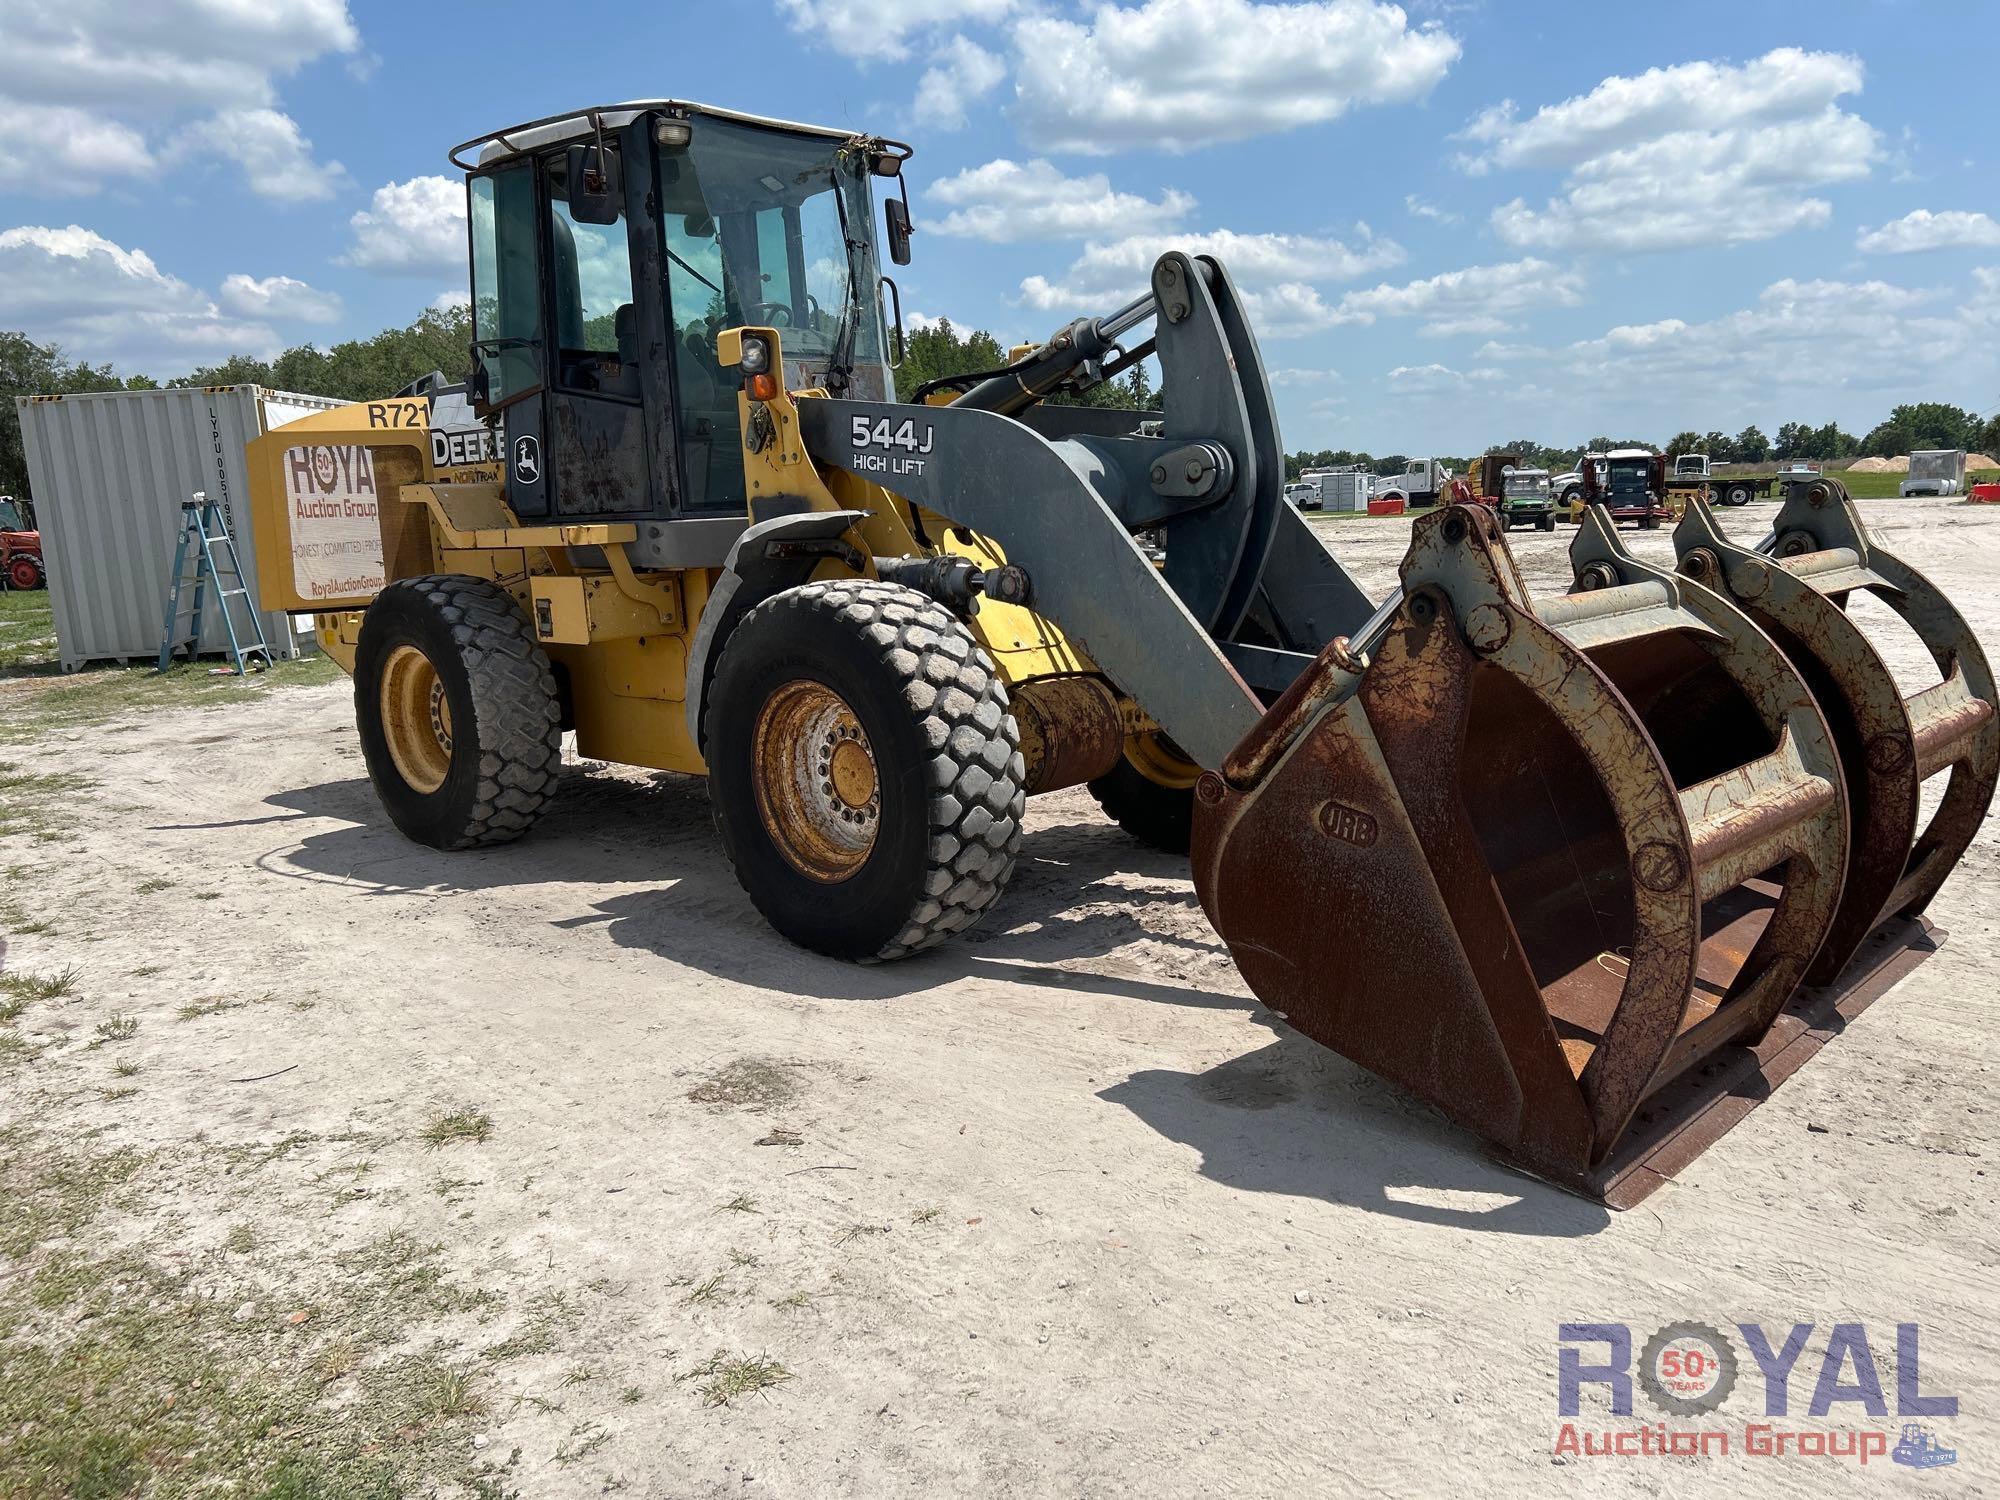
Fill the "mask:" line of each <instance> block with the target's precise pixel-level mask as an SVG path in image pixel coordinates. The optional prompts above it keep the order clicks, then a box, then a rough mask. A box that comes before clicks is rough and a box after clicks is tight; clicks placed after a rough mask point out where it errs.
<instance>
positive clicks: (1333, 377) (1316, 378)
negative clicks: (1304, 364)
mask: <svg viewBox="0 0 2000 1500" xmlns="http://www.w3.org/2000/svg"><path fill="white" fill-rule="evenodd" d="M1264 378H1265V379H1266V380H1268V381H1270V382H1271V384H1272V385H1275V386H1280V387H1282V386H1293V385H1299V386H1319V385H1338V384H1340V381H1341V374H1340V371H1338V370H1301V369H1296V368H1286V369H1279V370H1267V371H1265V372H1264Z"/></svg>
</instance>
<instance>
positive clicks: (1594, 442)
mask: <svg viewBox="0 0 2000 1500" xmlns="http://www.w3.org/2000/svg"><path fill="white" fill-rule="evenodd" d="M1613 448H1652V449H1654V450H1655V451H1657V452H1661V453H1664V454H1666V455H1667V457H1668V458H1669V459H1674V458H1679V457H1680V456H1681V455H1682V454H1683V453H1705V454H1707V455H1708V456H1709V457H1710V458H1712V459H1714V460H1715V461H1716V462H1717V463H1740V464H1762V463H1789V462H1791V461H1792V460H1794V459H1816V460H1820V461H1826V460H1829V459H1843V458H1894V457H1896V456H1897V455H1899V454H1904V453H1916V452H1920V451H1922V450H1923V449H1926V448H1963V449H1965V451H1966V452H1968V453H1984V454H1987V455H1989V456H1990V455H1992V454H1993V453H1994V452H1995V451H1996V450H2000V411H1996V412H1994V413H1992V414H1991V415H1990V416H1986V417H1981V416H1980V415H1979V414H1978V413H1976V412H1970V411H1967V410H1965V409H1964V408H1963V407H1959V406H1952V405H1949V404H1947V403H1945V402H1942V401H1918V402H1912V403H1906V404H1904V405H1901V406H1898V407H1896V408H1895V409H1894V410H1892V411H1891V412H1890V413H1889V415H1888V416H1887V417H1886V418H1885V419H1884V420H1882V421H1880V422H1878V423H1876V424H1875V426H1873V427H1871V428H1870V429H1869V430H1868V434H1867V436H1866V437H1859V438H1857V437H1856V436H1854V434H1853V433H1851V432H1846V431H1843V430H1842V429H1841V427H1840V424H1839V423H1837V422H1828V423H1825V424H1824V425H1822V426H1818V427H1815V426H1813V425H1812V424H1811V423H1809V422H1787V423H1785V424H1784V425H1783V426H1782V427H1780V428H1779V429H1778V435H1777V437H1776V438H1768V437H1766V436H1765V435H1764V434H1763V432H1762V431H1760V430H1759V429H1758V428H1757V427H1755V426H1754V425H1753V426H1750V427H1746V428H1744V429H1743V430H1742V431H1741V432H1739V433H1737V434H1736V435H1735V436H1734V437H1731V436H1730V435H1729V434H1728V433H1723V432H1708V433H1701V432H1695V431H1692V430H1689V431H1684V432H1677V433H1675V434H1674V435H1673V436H1672V437H1670V438H1668V439H1667V441H1666V442H1665V443H1660V444H1656V443H1652V442H1649V441H1647V440H1646V439H1644V438H1607V437H1594V438H1591V439H1590V440H1589V441H1588V442H1586V443H1583V444H1581V445H1580V446H1570V447H1550V446H1548V445H1547V444H1544V443H1540V442H1537V441H1535V440H1534V439H1532V438H1517V439H1516V440H1515V441H1513V442H1511V443H1495V444H1493V445H1492V446H1491V447H1489V448H1486V449H1484V450H1483V451H1484V452H1486V453H1518V454H1520V455H1521V458H1522V461H1523V463H1524V464H1525V466H1526V467H1528V468H1531V469H1549V470H1551V471H1553V472H1556V473H1564V472H1567V471H1568V470H1571V469H1574V468H1575V467H1576V466H1577V464H1579V463H1580V462H1582V460H1583V455H1584V454H1586V453H1605V452H1608V451H1610V450H1611V449H1613ZM1426 456H1434V457H1437V458H1439V459H1441V460H1442V461H1443V462H1444V463H1446V464H1449V465H1450V466H1451V467H1452V468H1454V469H1464V468H1465V467H1467V465H1468V463H1469V460H1467V459H1463V458H1453V457H1450V456H1448V455H1445V454H1436V455H1426ZM1344 464H1359V465H1360V466H1361V467H1362V468H1364V469H1366V470H1368V472H1369V473H1371V474H1396V473H1400V472H1402V470H1403V469H1404V468H1406V467H1407V466H1408V464H1409V459H1408V458H1407V457H1406V456H1405V455H1403V454H1400V453H1391V454H1385V455H1383V456H1381V457H1375V456H1373V455H1371V454H1367V453H1356V452H1351V451H1349V450H1347V449H1344V448H1342V449H1325V448H1322V449H1321V450H1320V451H1319V452H1317V453H1308V452H1303V451H1302V452H1298V453H1288V454H1286V455H1285V477H1286V478H1287V479H1296V478H1298V477H1299V475H1300V474H1301V473H1303V472H1304V471H1305V470H1307V469H1331V468H1338V467H1340V466H1342V465H1344Z"/></svg>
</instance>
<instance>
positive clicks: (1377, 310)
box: [1339, 258, 1583, 335]
mask: <svg viewBox="0 0 2000 1500" xmlns="http://www.w3.org/2000/svg"><path fill="white" fill-rule="evenodd" d="M1582 300H1583V277H1582V276H1581V275H1580V274H1579V273H1578V272H1576V271H1565V270H1562V269H1560V268H1559V267H1556V266H1552V265H1550V264H1549V263H1548V262H1547V261H1545V260H1535V259H1533V258H1530V259H1527V260H1513V261H1507V262H1505V263H1503V264H1500V265H1492V266H1466V267H1465V268H1464V269H1462V270H1457V271H1444V272H1441V273H1439V274H1438V275H1436V276H1426V277H1425V278H1423V279H1422V280H1421V281H1409V282H1405V283H1404V284H1403V285H1401V286H1390V285H1389V284H1387V283H1386V282H1385V283H1383V284H1382V285H1380V286H1376V287H1370V288H1369V289H1368V290H1366V291H1358V292H1349V293H1348V294H1347V295H1346V296H1345V297H1342V298H1341V299H1340V309H1339V310H1340V312H1341V313H1342V314H1344V315H1345V316H1344V319H1343V321H1346V322H1354V323H1372V322H1374V321H1375V320H1376V319H1377V318H1428V319H1430V321H1429V322H1427V323H1426V324H1425V325H1424V326H1423V327H1422V328H1420V329H1419V330H1418V332H1420V333H1424V334H1431V335H1455V334H1471V333H1505V332H1506V331H1508V329H1509V328H1510V327H1511V326H1512V325H1511V324H1509V323H1507V322H1506V321H1505V320H1504V317H1503V315H1504V314H1512V313H1519V312H1524V311H1526V310H1527V309H1529V308H1533V307H1574V306H1576V305H1577V304H1578V303H1579V302H1581V301H1582Z"/></svg>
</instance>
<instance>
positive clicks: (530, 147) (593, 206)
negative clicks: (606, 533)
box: [452, 102, 909, 566]
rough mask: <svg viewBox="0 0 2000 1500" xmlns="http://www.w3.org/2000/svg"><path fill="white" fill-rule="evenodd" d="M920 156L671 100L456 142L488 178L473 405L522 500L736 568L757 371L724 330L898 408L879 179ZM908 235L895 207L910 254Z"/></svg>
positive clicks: (787, 381)
mask: <svg viewBox="0 0 2000 1500" xmlns="http://www.w3.org/2000/svg"><path fill="white" fill-rule="evenodd" d="M465 152H475V153H476V156H474V157H473V158H472V159H470V160H467V159H463V158H462V156H461V153H465ZM908 154H909V153H908V150H907V148H905V147H902V146H899V145H897V144H895V143H893V142H886V141H881V140H877V139H874V138H871V137H862V136H855V135H847V134H842V133H840V132H836V131H829V130H820V129H815V128H812V127H807V126H787V125H779V124H774V123H768V122H762V121H753V120H750V119H747V118H744V117H739V116H735V115H731V114H728V113H726V112H720V111H710V110H706V109H701V108H697V107H695V106H690V105H682V104H677V103H672V102H659V103H646V104H630V105H621V106H616V107H611V108H605V109H599V110H590V111H585V112H582V113H577V114H571V115H568V116H563V117H560V118H553V119H549V120H544V121H538V122H533V123H531V124H529V125H525V126H517V127H513V128H511V129H508V130H506V131H500V132H495V133H494V134H492V135H490V136H485V137H481V138H480V139H478V140H475V141H472V142H468V143H467V144H466V145H464V146H461V147H459V148H458V149H457V150H455V151H454V152H453V153H452V159H453V161H454V162H455V163H456V164H458V165H460V166H461V167H464V168H465V169H466V171H467V199H468V219H469V233H470V238H471V272H472V312H473V345H472V356H473V373H472V394H473V398H474V402H475V409H476V410H477V411H478V412H479V413H480V415H482V416H483V417H486V418H488V419H489V420H491V421H492V422H493V423H494V424H495V426H496V429H497V430H496V447H497V450H498V453H499V455H500V457H501V460H502V462H503V465H504V468H505V482H506V487H507V500H508V505H509V507H510V509H512V510H513V512H514V513H515V514H516V515H518V516H521V517H523V518H535V519H550V520H572V519H574V520H590V521H604V520H635V521H639V522H641V523H642V524H641V525H640V539H639V544H638V547H637V549H636V551H635V557H634V560H635V561H636V562H641V563H644V564H648V565H652V566H688V565H702V564H712V563H714V562H716V561H719V560H720V558H721V556H722V554H723V552H724V551H725V550H726V548H727V546H728V544H729V542H730V541H731V540H733V538H734V535H735V533H736V532H737V531H738V530H740V529H741V526H742V524H743V518H744V516H745V510H746V502H745V493H744V480H743V465H742V457H741V454H742V435H741V432H740V430H739V417H738V412H737V400H736V390H737V384H738V381H737V379H736V378H734V377H733V376H731V375H729V374H726V373H725V372H724V371H723V369H722V367H721V365H720V363H719V362H718V360H717V356H716V335H717V333H719V332H720V331H721V330H722V329H724V328H728V327H737V326H744V325H751V326H769V327H775V328H777V329H779V330H780V331H781V332H782V334H783V345H784V356H785V369H784V370H783V371H781V372H779V375H780V379H781V380H782V382H783V384H784V385H785V387H786V388H788V389H795V390H796V389H802V388H810V387H815V386H823V387H825V388H826V389H828V390H830V391H833V392H835V393H837V394H845V395H849V396H852V397H854V398H857V399H878V400H879V399H886V398H887V397H888V396H889V395H890V393H891V389H892V387H891V382H890V376H889V369H888V365H887V363H886V345H887V337H886V330H885V327H884V319H883V315H882V299H881V292H880V282H881V280H882V278H881V273H880V270H879V267H878V263H877V257H876V251H875V242H876V236H875V231H874V205H873V201H872V195H871V193H870V189H869V179H870V177H871V176H885V177H895V176H898V175H899V173H900V169H901V166H902V162H903V160H904V159H905V158H906V157H907V156H908ZM896 209H902V210H903V212H902V213H901V214H897V213H895V212H894V210H896ZM907 223H908V218H907V209H906V206H905V205H904V204H903V203H902V202H901V201H897V202H894V203H892V205H891V237H892V245H893V247H894V248H895V250H896V252H897V258H898V260H899V261H900V260H902V259H905V258H906V257H907V248H906V247H907V240H906V239H904V238H903V237H902V235H901V230H902V229H903V228H904V227H905V226H907Z"/></svg>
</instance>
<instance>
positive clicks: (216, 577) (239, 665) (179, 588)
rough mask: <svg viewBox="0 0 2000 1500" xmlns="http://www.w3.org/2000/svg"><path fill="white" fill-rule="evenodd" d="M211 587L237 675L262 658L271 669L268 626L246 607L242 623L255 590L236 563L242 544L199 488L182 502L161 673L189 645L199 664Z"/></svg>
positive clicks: (162, 635) (163, 632) (163, 629)
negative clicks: (205, 601)
mask: <svg viewBox="0 0 2000 1500" xmlns="http://www.w3.org/2000/svg"><path fill="white" fill-rule="evenodd" d="M211 584H213V585H214V587H215V599H216V603H217V605H219V606H220V611H221V614H222V627H223V629H224V631H226V632H227V634H228V636H229V656H230V660H232V661H233V662H235V664H236V675H237V676H239V677H247V676H248V675H249V671H250V668H249V664H250V662H251V660H252V659H254V658H256V657H260V656H261V657H262V658H263V660H262V662H261V663H260V664H259V665H260V669H261V668H262V667H268V666H270V664H271V647H270V645H269V644H268V643H267V642H266V641H265V639H264V622H263V621H262V620H261V619H259V618H258V615H257V610H256V608H255V606H253V605H251V604H248V603H245V604H243V605H242V606H241V608H242V610H243V616H244V618H243V623H242V625H241V626H239V625H238V623H237V615H236V608H237V605H236V601H237V600H239V599H241V600H246V601H247V600H248V599H249V597H250V590H249V587H248V586H247V585H246V584H245V583H244V581H243V568H242V565H241V564H240V563H238V562H237V560H236V543H235V541H234V539H233V538H231V536H230V535H229V524H228V522H226V521H225V520H223V518H222V507H221V506H220V505H219V504H217V503H216V502H215V501H213V500H211V499H209V498H208V494H207V492H206V491H204V490H196V491H195V492H194V495H193V497H192V498H190V499H187V500H183V501H182V502H181V531H180V539H179V541H177V542H176V543H175V544H174V572H173V580H172V587H171V588H170V589H169V590H168V591H167V618H166V623H165V624H164V625H163V626H162V627H161V628H160V662H159V670H160V671H162V672H164V671H166V670H167V667H168V666H169V665H170V664H171V663H172V661H173V658H174V652H175V651H177V650H179V649H180V648H181V647H183V646H185V647H186V648H187V654H188V660H189V661H193V660H194V657H195V652H196V651H197V650H198V649H199V647H200V644H201V610H202V602H203V599H204V597H205V595H206V593H207V590H208V588H209V586H210V585H211ZM190 585H192V588H190ZM184 596H185V597H188V598H189V601H190V602H189V603H188V606H187V608H186V609H185V610H183V609H182V607H181V600H182V598H183V597H184Z"/></svg>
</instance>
